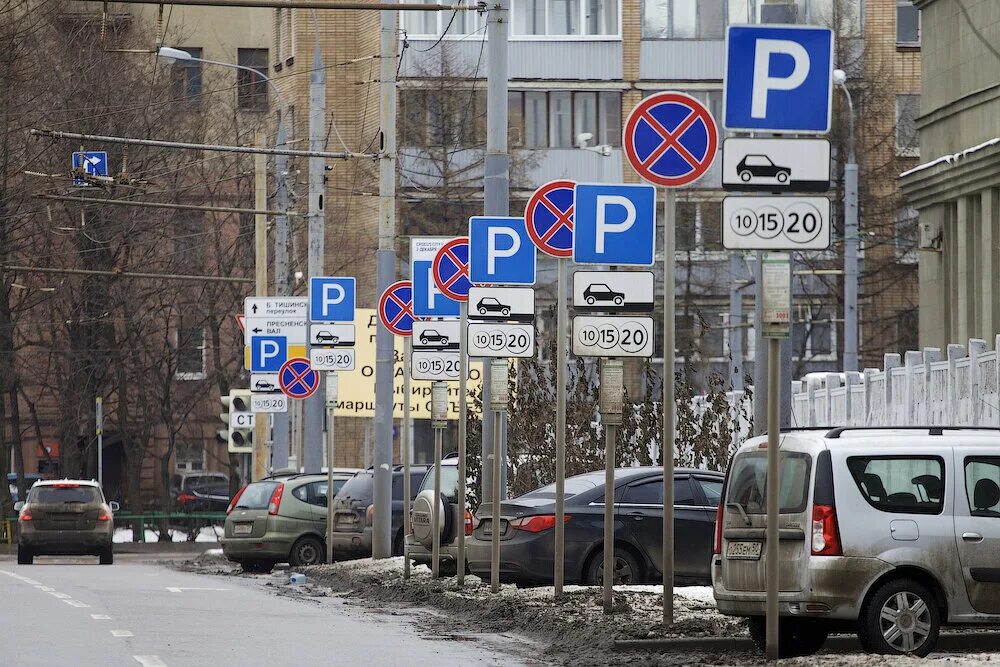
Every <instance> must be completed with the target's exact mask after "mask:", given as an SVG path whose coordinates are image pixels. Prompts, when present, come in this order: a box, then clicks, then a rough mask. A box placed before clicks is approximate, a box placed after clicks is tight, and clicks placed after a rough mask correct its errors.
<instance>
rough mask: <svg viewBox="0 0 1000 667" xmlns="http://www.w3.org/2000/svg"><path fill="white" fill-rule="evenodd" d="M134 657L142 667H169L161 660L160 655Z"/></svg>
mask: <svg viewBox="0 0 1000 667" xmlns="http://www.w3.org/2000/svg"><path fill="white" fill-rule="evenodd" d="M132 657H133V658H135V659H136V661H137V662H138V663H139V664H140V665H142V667H167V663H165V662H163V661H162V660H160V656H158V655H133V656H132Z"/></svg>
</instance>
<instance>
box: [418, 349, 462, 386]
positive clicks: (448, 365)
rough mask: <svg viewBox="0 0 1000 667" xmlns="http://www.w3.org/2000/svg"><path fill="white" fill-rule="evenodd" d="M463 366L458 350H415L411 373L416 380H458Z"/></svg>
mask: <svg viewBox="0 0 1000 667" xmlns="http://www.w3.org/2000/svg"><path fill="white" fill-rule="evenodd" d="M460 366H461V362H460V358H459V354H458V352H450V351H442V352H430V351H427V350H413V352H412V353H411V355H410V374H411V377H412V378H413V379H414V380H444V381H449V380H458V378H459V375H460V374H459V367H460Z"/></svg>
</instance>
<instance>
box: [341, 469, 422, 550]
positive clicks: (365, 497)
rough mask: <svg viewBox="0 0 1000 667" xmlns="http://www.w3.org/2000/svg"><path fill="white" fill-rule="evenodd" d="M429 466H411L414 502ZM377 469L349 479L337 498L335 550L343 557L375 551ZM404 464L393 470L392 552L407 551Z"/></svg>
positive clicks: (406, 505)
mask: <svg viewBox="0 0 1000 667" xmlns="http://www.w3.org/2000/svg"><path fill="white" fill-rule="evenodd" d="M428 467H429V466H426V465H411V466H410V499H409V502H407V503H405V508H406V509H407V510H409V507H410V502H412V501H413V498H414V497H416V495H417V491H418V490H419V489H420V482H421V481H422V480H423V478H424V475H425V474H426V473H427V469H428ZM374 485H375V470H374V469H373V468H369V469H367V470H362V471H361V472H358V473H356V474H355V475H354V477H352V478H350V479H349V480H347V483H346V484H344V486H343V487H341V489H340V492H339V493H338V494H337V497H336V498H334V499H333V537H332V538H331V541H332V542H333V553H334V556H335V557H336V558H337V559H338V560H339V559H344V558H364V557H366V556H371V554H372V528H373V526H374V523H375V506H374V505H373V504H372V503H373V502H374ZM403 511H404V503H403V466H395V467H394V468H393V470H392V553H393V555H394V556H402V555H403Z"/></svg>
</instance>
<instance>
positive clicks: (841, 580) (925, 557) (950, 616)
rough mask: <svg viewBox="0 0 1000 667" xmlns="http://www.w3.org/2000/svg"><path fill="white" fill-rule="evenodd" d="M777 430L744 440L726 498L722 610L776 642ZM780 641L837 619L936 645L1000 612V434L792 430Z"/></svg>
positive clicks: (788, 647) (721, 516) (784, 490)
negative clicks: (773, 468)
mask: <svg viewBox="0 0 1000 667" xmlns="http://www.w3.org/2000/svg"><path fill="white" fill-rule="evenodd" d="M766 442H767V441H766V439H765V438H753V439H751V440H749V441H747V443H746V444H745V445H744V446H742V447H741V448H740V450H739V451H738V452H737V454H736V456H735V457H734V459H733V462H732V464H731V466H730V469H729V473H728V477H727V482H726V487H725V495H724V497H725V499H726V500H725V503H724V504H720V506H719V510H718V521H717V526H718V530H717V531H716V535H715V548H714V551H715V556H714V557H713V562H712V580H713V587H714V590H715V599H716V602H717V604H718V608H719V611H720V612H722V613H724V614H729V615H734V616H745V617H747V618H749V622H750V636H751V637H752V638H753V640H754V642H755V643H756V644H757V645H758V646H759V647H762V648H763V646H764V641H765V622H764V614H765V597H766V594H765V592H764V584H765V581H764V573H765V569H766V567H767V566H768V564H767V555H766V549H765V536H766V529H767V516H766V482H767V451H766V449H765V447H766ZM778 464H779V469H780V472H781V477H780V480H781V481H780V486H779V498H780V503H781V507H780V512H781V527H780V528H781V534H780V540H779V543H778V548H779V555H780V565H779V567H778V572H779V577H780V580H779V590H780V591H781V594H780V601H779V605H780V614H781V624H780V626H779V627H780V633H779V634H780V645H779V652H780V653H781V654H782V655H803V654H811V653H814V652H816V651H817V650H819V649H820V647H821V646H822V645H823V643H824V641H825V640H826V637H827V634H828V633H829V632H831V631H835V630H836V631H854V632H857V634H858V638H859V639H860V640H861V644H862V646H863V647H864V648H865V649H866V650H868V651H871V652H876V653H908V654H914V655H917V656H924V655H927V654H928V653H929V652H930V651H932V650H933V649H934V645H935V644H936V642H937V638H938V633H939V631H940V629H941V626H942V625H946V624H949V625H950V624H954V625H959V624H985V623H991V624H997V623H1000V557H998V554H1000V432H998V429H978V430H974V429H957V428H956V429H951V428H944V427H931V428H926V427H925V428H916V427H914V428H906V427H899V428H896V429H877V428H863V427H857V428H836V429H832V430H830V431H828V432H827V431H791V432H787V433H782V434H781V454H780V456H779V460H778Z"/></svg>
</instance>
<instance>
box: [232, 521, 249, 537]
mask: <svg viewBox="0 0 1000 667" xmlns="http://www.w3.org/2000/svg"><path fill="white" fill-rule="evenodd" d="M252 532H253V524H252V523H237V524H233V535H249V534H250V533H252Z"/></svg>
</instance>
